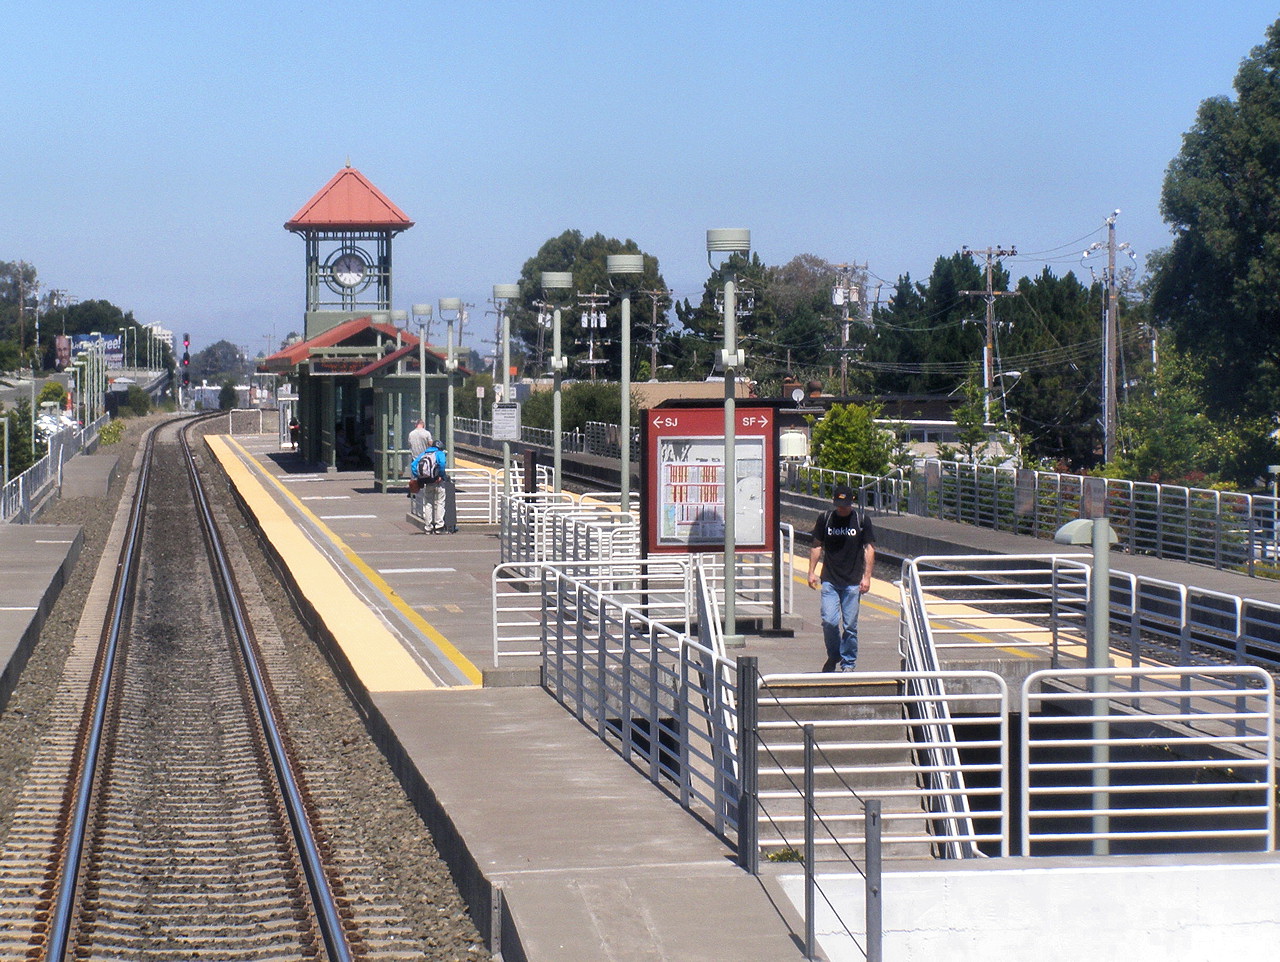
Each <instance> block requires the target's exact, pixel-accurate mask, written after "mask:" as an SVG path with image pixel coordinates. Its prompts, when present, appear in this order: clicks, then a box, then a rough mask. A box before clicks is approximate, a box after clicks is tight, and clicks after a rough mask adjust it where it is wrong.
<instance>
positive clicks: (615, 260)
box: [605, 254, 644, 514]
mask: <svg viewBox="0 0 1280 962" xmlns="http://www.w3.org/2000/svg"><path fill="white" fill-rule="evenodd" d="M605 270H607V271H608V273H609V282H610V284H612V283H613V278H614V277H621V278H625V277H628V276H631V277H636V278H639V277H640V276H641V275H642V274H644V255H643V254H610V255H609V256H608V257H607V258H606V259H605ZM632 283H635V282H634V281H633V282H632ZM618 380H619V382H620V384H619V387H620V390H621V392H622V409H621V411H620V413H619V416H618V434H619V435H620V437H619V439H618V441H619V447H620V448H621V454H622V485H621V488H620V491H621V495H622V512H623V514H628V513H630V511H631V288H630V287H626V288H625V289H624V290H623V293H622V373H621V375H620V376H619V378H618Z"/></svg>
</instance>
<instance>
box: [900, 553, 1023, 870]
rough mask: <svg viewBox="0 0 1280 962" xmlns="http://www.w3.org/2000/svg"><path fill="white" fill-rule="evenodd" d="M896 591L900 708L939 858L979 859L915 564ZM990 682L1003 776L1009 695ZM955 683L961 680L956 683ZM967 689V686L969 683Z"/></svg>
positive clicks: (1004, 794) (1003, 807) (1003, 806)
mask: <svg viewBox="0 0 1280 962" xmlns="http://www.w3.org/2000/svg"><path fill="white" fill-rule="evenodd" d="M898 589H899V594H900V597H901V600H902V614H901V617H900V620H899V635H898V641H899V653H900V654H901V655H902V659H903V664H904V665H905V666H906V668H907V670H908V672H909V673H910V674H909V675H908V676H907V677H905V678H904V679H903V682H904V685H905V687H906V695H907V697H906V698H905V699H904V701H903V708H904V711H905V712H906V713H907V715H908V716H909V717H910V718H911V719H912V722H913V723H914V727H913V729H912V733H911V734H912V738H913V739H914V740H915V742H916V744H917V751H918V752H919V753H920V754H921V755H922V756H923V757H924V759H925V762H926V769H927V771H926V772H925V773H924V780H925V786H926V789H927V794H926V796H925V797H926V798H927V800H928V808H929V811H930V812H931V813H932V815H933V816H934V821H935V826H936V830H937V834H938V837H939V839H940V850H941V854H942V856H943V857H945V858H972V857H975V856H978V855H980V854H981V851H980V850H979V848H978V846H977V842H978V841H980V840H983V839H981V838H980V837H979V835H978V834H977V833H976V831H975V829H974V827H973V819H972V812H971V810H970V806H969V801H970V797H971V796H970V789H969V786H968V785H967V784H966V776H965V765H964V764H963V762H962V760H961V757H960V747H961V742H960V741H959V740H958V739H957V735H956V720H955V719H954V718H953V717H952V713H951V705H952V703H953V702H954V701H956V700H957V699H956V696H955V694H953V693H952V692H949V691H948V689H947V685H946V679H947V676H946V675H945V674H944V673H943V672H942V670H941V665H940V662H939V659H938V652H937V647H936V644H937V642H936V639H935V637H934V630H933V628H934V626H933V621H932V619H931V617H930V604H929V603H927V602H926V598H925V594H924V587H923V585H922V583H921V571H920V569H919V567H918V565H917V563H916V562H915V561H906V562H904V563H903V566H902V580H901V581H900V582H899V583H898ZM994 677H995V679H996V682H997V683H998V684H996V686H995V690H996V691H997V693H998V695H999V698H1000V700H1001V715H1002V718H1001V721H1000V732H1001V737H1000V740H999V746H998V751H999V758H1000V763H999V771H1000V772H1001V773H1002V775H1003V773H1004V772H1006V771H1007V770H1008V741H1007V738H1006V733H1005V726H1006V725H1007V720H1006V717H1007V713H1006V711H1005V703H1006V702H1007V700H1008V692H1007V689H1006V686H1005V683H1004V680H1003V679H1002V678H1000V677H999V676H998V675H996V676H994ZM955 680H956V681H959V679H958V678H957V679H955ZM966 687H969V686H968V685H967V683H966ZM961 697H963V696H961ZM988 697H989V696H988ZM965 724H966V725H969V724H974V720H973V716H972V715H970V717H968V718H967V719H966V720H965ZM978 724H981V723H980V722H979V723H978ZM987 747H991V746H987ZM997 784H998V785H999V786H1000V788H1001V790H1000V793H999V794H1000V819H999V822H998V825H999V832H998V835H999V839H1000V845H1001V854H1002V855H1007V854H1008V846H1009V833H1008V830H1007V822H1008V815H1009V800H1008V789H1007V781H1006V779H1005V778H1004V777H1001V778H1000V779H998V781H997Z"/></svg>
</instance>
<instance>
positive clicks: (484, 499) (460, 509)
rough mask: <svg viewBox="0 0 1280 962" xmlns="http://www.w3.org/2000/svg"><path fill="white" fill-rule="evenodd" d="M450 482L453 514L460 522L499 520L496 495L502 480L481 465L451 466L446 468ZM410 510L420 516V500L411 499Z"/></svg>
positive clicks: (489, 522) (490, 522) (484, 522)
mask: <svg viewBox="0 0 1280 962" xmlns="http://www.w3.org/2000/svg"><path fill="white" fill-rule="evenodd" d="M448 479H449V483H451V484H452V485H453V501H454V512H455V517H456V518H457V521H458V523H459V524H493V523H494V522H495V521H497V519H498V496H499V492H500V491H501V482H500V480H499V478H498V477H497V476H496V475H495V474H494V473H493V472H492V471H486V470H485V469H484V468H460V467H454V468H449V470H448ZM409 504H410V507H409V511H410V513H411V514H413V515H414V516H415V517H419V518H421V517H422V503H421V501H420V500H419V499H418V498H412V499H410V503H409Z"/></svg>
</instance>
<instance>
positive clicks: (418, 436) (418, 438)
mask: <svg viewBox="0 0 1280 962" xmlns="http://www.w3.org/2000/svg"><path fill="white" fill-rule="evenodd" d="M408 440H409V460H411V461H412V460H413V459H414V458H416V457H417V456H418V455H419V454H421V453H422V452H423V451H425V450H427V448H429V447H431V432H430V431H428V430H427V422H426V421H424V420H422V418H418V420H416V421H414V422H413V430H412V431H410V432H409V439H408Z"/></svg>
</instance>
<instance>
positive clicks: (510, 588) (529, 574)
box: [492, 555, 723, 666]
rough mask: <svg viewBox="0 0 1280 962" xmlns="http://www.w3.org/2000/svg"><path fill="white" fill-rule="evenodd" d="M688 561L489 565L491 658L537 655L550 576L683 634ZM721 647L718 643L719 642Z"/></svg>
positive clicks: (689, 590) (687, 604)
mask: <svg viewBox="0 0 1280 962" xmlns="http://www.w3.org/2000/svg"><path fill="white" fill-rule="evenodd" d="M691 568H692V565H691V564H690V562H689V559H688V558H686V557H681V556H675V555H672V556H662V557H657V558H647V559H643V560H642V559H635V558H633V559H624V560H613V561H581V560H577V561H558V562H552V561H543V562H537V563H533V562H518V563H507V564H500V565H498V566H497V567H495V568H494V569H493V581H492V586H493V591H492V599H493V602H492V603H493V607H492V614H493V619H492V620H493V662H494V665H495V666H497V665H502V664H505V663H509V661H510V660H511V659H516V658H521V657H525V658H527V657H528V656H532V655H538V654H540V653H541V651H542V648H541V644H542V630H543V618H544V615H545V611H546V605H547V604H548V600H547V598H548V592H549V591H550V590H551V585H552V584H553V582H554V579H555V578H558V577H562V576H568V577H572V578H574V579H575V580H576V581H578V582H579V583H581V584H584V585H587V586H589V587H591V588H592V590H593V591H596V592H598V593H599V594H601V595H604V596H606V597H607V598H609V600H610V603H611V604H615V605H618V606H626V607H627V608H628V609H630V610H632V611H636V612H639V613H641V614H643V615H644V616H645V617H647V618H648V619H650V620H651V621H654V622H657V623H660V624H662V625H665V626H667V627H669V628H672V629H673V630H678V631H680V632H683V633H686V634H687V633H688V632H689V630H690V627H691V625H690V615H691V613H692V611H693V610H694V608H693V606H692V605H691V604H690V601H689V599H690V598H692V597H693V596H694V595H693V592H694V589H693V586H692V574H691ZM722 647H723V645H722Z"/></svg>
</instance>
